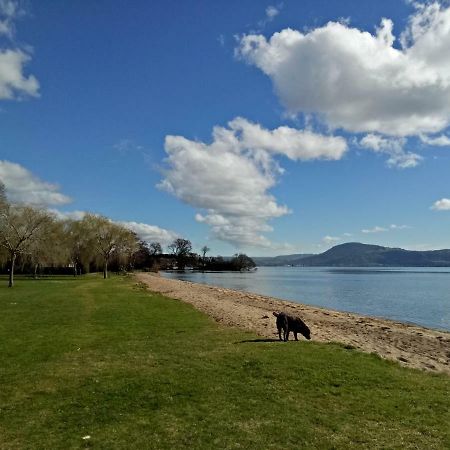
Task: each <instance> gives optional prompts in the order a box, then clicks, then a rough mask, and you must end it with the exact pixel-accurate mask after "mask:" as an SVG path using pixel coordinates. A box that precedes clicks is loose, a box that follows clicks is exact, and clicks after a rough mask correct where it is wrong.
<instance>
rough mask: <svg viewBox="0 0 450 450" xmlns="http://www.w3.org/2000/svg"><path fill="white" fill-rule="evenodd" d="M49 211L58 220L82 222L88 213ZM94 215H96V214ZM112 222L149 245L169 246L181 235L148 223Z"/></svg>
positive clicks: (51, 209) (52, 209) (49, 209)
mask: <svg viewBox="0 0 450 450" xmlns="http://www.w3.org/2000/svg"><path fill="white" fill-rule="evenodd" d="M48 211H49V212H51V213H52V214H54V215H55V217H56V218H57V219H58V220H68V219H70V220H82V219H83V217H84V216H85V215H86V214H87V212H86V211H78V210H75V211H60V210H59V209H54V208H48ZM91 214H92V213H91ZM94 215H96V214H95V213H94ZM109 220H111V219H109ZM111 222H113V223H117V224H119V225H122V226H124V227H125V228H128V229H129V230H131V231H134V232H135V233H136V234H137V235H138V236H139V238H140V239H142V240H143V241H146V242H149V243H150V242H159V243H160V244H161V245H163V246H167V245H169V244H170V243H172V242H173V240H174V239H176V238H178V237H180V235H179V234H178V233H175V232H174V231H170V230H166V229H164V228H161V227H158V226H157V225H149V224H148V223H142V222H133V221H117V220H111Z"/></svg>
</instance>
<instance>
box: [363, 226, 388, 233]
mask: <svg viewBox="0 0 450 450" xmlns="http://www.w3.org/2000/svg"><path fill="white" fill-rule="evenodd" d="M385 231H388V229H387V228H384V227H379V226H376V227H373V228H369V229H367V228H366V229H364V230H361V233H365V234H368V233H383V232H385Z"/></svg>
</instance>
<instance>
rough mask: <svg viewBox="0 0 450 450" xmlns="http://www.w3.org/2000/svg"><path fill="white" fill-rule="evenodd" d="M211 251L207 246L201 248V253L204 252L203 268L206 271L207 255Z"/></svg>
mask: <svg viewBox="0 0 450 450" xmlns="http://www.w3.org/2000/svg"><path fill="white" fill-rule="evenodd" d="M210 250H211V249H210V248H209V247H208V246H206V245H204V246H203V247H202V248H201V252H202V267H203V269H205V263H206V254H207V253H208V252H209V251H210Z"/></svg>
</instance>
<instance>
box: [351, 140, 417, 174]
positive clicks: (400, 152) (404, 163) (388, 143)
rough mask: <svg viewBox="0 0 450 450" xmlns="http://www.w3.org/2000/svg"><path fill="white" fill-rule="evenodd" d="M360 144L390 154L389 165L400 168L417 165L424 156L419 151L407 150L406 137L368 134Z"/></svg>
mask: <svg viewBox="0 0 450 450" xmlns="http://www.w3.org/2000/svg"><path fill="white" fill-rule="evenodd" d="M359 144H360V145H361V146H362V147H364V148H366V149H369V150H372V151H374V152H375V153H383V154H386V155H389V158H388V160H387V161H386V164H387V165H388V166H389V167H398V168H400V169H409V168H412V167H416V166H417V165H418V164H419V162H420V161H422V159H423V158H422V156H420V155H418V154H417V153H412V152H407V151H405V150H404V148H403V147H404V145H405V144H406V139H405V138H387V137H383V136H381V135H379V134H373V133H370V134H367V135H366V136H364V137H363V138H362V139H361V141H360V142H359Z"/></svg>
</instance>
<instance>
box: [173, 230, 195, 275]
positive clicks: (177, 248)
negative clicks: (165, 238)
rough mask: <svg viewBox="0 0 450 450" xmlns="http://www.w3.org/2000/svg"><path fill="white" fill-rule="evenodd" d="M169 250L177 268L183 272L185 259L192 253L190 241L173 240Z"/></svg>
mask: <svg viewBox="0 0 450 450" xmlns="http://www.w3.org/2000/svg"><path fill="white" fill-rule="evenodd" d="M169 250H170V251H171V252H172V253H173V254H174V255H175V257H176V260H177V267H178V269H180V270H183V269H184V268H185V266H186V262H187V259H188V257H189V255H190V253H191V251H192V244H191V241H188V240H187V239H182V238H178V239H175V240H174V241H173V242H172V243H171V244H170V245H169Z"/></svg>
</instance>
